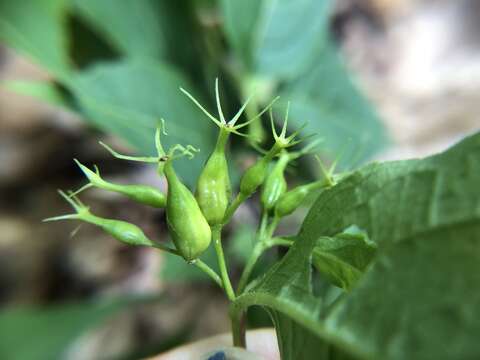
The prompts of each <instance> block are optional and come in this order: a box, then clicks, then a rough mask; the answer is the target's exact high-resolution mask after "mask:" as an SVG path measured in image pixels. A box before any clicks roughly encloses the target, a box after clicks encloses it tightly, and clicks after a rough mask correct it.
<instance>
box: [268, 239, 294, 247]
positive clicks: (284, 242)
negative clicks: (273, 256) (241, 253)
mask: <svg viewBox="0 0 480 360" xmlns="http://www.w3.org/2000/svg"><path fill="white" fill-rule="evenodd" d="M292 244H293V240H290V239H287V238H281V237H274V238H271V239H268V240H267V241H266V242H265V247H266V249H270V248H271V247H274V246H285V247H290V246H292Z"/></svg>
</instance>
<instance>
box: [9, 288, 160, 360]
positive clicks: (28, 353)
mask: <svg viewBox="0 0 480 360" xmlns="http://www.w3.org/2000/svg"><path fill="white" fill-rule="evenodd" d="M157 298H158V297H140V298H139V297H136V298H124V299H116V300H109V301H97V302H84V303H71V304H63V305H55V306H50V307H45V308H40V307H35V308H33V307H14V308H7V309H4V310H2V311H1V312H0V358H2V359H8V360H51V359H60V358H63V355H64V353H65V351H66V350H67V349H68V347H69V346H70V345H71V344H72V342H73V341H74V340H75V339H77V338H78V337H79V336H80V335H82V334H83V333H84V332H85V331H86V330H88V329H91V328H94V327H95V326H98V325H99V324H100V323H101V322H102V321H104V320H106V319H107V318H108V317H109V316H111V315H113V314H115V313H117V312H119V311H121V310H124V309H126V308H128V307H129V306H132V305H134V304H137V305H138V304H139V303H140V302H145V301H147V302H148V301H153V300H155V299H157Z"/></svg>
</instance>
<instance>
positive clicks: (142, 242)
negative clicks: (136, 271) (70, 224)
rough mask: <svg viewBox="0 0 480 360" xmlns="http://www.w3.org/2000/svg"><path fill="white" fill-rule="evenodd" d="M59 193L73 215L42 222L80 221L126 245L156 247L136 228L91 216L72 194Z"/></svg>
mask: <svg viewBox="0 0 480 360" xmlns="http://www.w3.org/2000/svg"><path fill="white" fill-rule="evenodd" d="M59 193H60V195H61V196H62V197H63V198H64V199H65V200H67V201H68V203H69V204H70V205H71V206H72V207H73V208H74V209H75V213H74V214H68V215H61V216H56V217H53V218H49V219H45V220H44V221H57V220H82V221H85V222H88V223H90V224H93V225H96V226H99V227H101V228H102V230H104V231H105V232H107V233H108V234H110V235H112V236H113V237H114V238H115V239H117V240H119V241H121V242H124V243H126V244H129V245H137V246H156V245H155V243H153V242H152V241H151V240H150V239H148V238H147V237H146V236H145V234H144V233H143V231H142V230H141V229H140V228H139V227H138V226H136V225H133V224H130V223H128V222H126V221H122V220H114V219H105V218H101V217H99V216H96V215H93V214H92V213H90V210H89V208H88V207H86V206H85V205H83V204H82V203H81V202H80V200H79V199H78V198H77V197H75V196H74V195H73V194H72V195H70V196H68V195H66V194H65V193H64V192H62V191H59Z"/></svg>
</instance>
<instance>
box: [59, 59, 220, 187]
mask: <svg viewBox="0 0 480 360" xmlns="http://www.w3.org/2000/svg"><path fill="white" fill-rule="evenodd" d="M68 86H69V87H70V89H71V91H72V92H73V94H74V95H75V97H76V98H77V99H78V101H79V106H80V108H81V109H82V111H83V113H84V115H85V117H86V119H87V120H89V121H91V122H92V123H93V124H95V125H96V126H98V127H99V128H101V129H103V130H105V131H109V132H112V133H113V134H116V135H118V136H120V137H121V138H123V139H125V140H127V141H128V142H129V143H130V144H131V145H133V146H134V147H135V148H136V149H137V150H138V152H139V153H140V154H144V155H154V154H155V147H154V132H155V128H156V126H157V125H158V124H159V121H160V118H164V119H165V121H166V128H167V133H168V134H169V136H164V137H163V139H162V143H163V145H164V146H167V147H168V146H169V145H172V144H175V143H182V144H191V145H193V146H195V147H196V148H199V149H200V153H199V154H198V155H196V157H195V160H193V161H190V160H187V159H179V160H178V161H176V163H175V167H176V168H177V169H178V170H179V173H180V174H181V175H182V176H183V180H184V181H185V182H187V183H188V184H190V185H191V184H193V183H194V182H195V179H196V175H197V174H198V172H199V171H200V167H201V166H202V163H203V161H202V159H205V158H206V156H207V155H208V153H209V151H210V150H211V148H212V146H213V142H214V137H213V130H214V127H213V126H211V124H210V123H209V122H208V121H207V120H205V119H203V117H202V114H201V113H200V112H199V110H198V109H197V108H196V107H195V105H193V104H192V102H191V101H190V100H189V99H187V98H186V97H185V96H184V95H183V94H182V93H181V92H180V90H179V87H180V86H182V87H184V88H186V89H189V90H191V89H194V88H193V86H192V85H191V84H190V83H189V82H188V81H187V79H186V78H184V77H183V76H182V75H181V74H180V73H178V72H177V71H176V70H175V69H173V68H172V67H169V66H167V65H165V64H162V63H149V62H140V61H134V62H132V61H122V62H117V63H109V64H100V65H97V66H95V67H93V68H91V69H89V70H88V71H85V72H82V73H80V74H78V75H77V76H76V77H75V78H74V79H73V80H72V81H71V82H70V83H69V84H68Z"/></svg>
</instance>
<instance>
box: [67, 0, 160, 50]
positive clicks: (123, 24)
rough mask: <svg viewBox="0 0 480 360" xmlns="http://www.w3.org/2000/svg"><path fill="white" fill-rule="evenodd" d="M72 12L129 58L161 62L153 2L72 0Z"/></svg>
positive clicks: (150, 0)
mask: <svg viewBox="0 0 480 360" xmlns="http://www.w3.org/2000/svg"><path fill="white" fill-rule="evenodd" d="M73 2H74V5H75V9H76V10H77V11H78V12H79V14H80V15H81V16H82V17H84V18H85V19H86V20H87V21H88V22H89V23H90V24H91V25H92V27H93V28H95V29H97V30H98V31H99V32H101V33H102V34H103V35H104V36H105V38H106V39H108V40H109V41H110V42H111V44H112V45H113V46H114V47H116V48H117V49H119V50H120V51H122V52H123V53H124V54H126V55H128V56H130V57H151V58H161V57H163V56H164V55H165V53H166V44H165V38H164V33H163V31H162V26H161V24H160V18H159V16H158V15H159V14H157V7H156V6H157V5H156V4H155V3H156V2H157V1H154V0H128V1H122V3H121V5H120V4H119V3H118V1H117V0H74V1H73Z"/></svg>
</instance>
